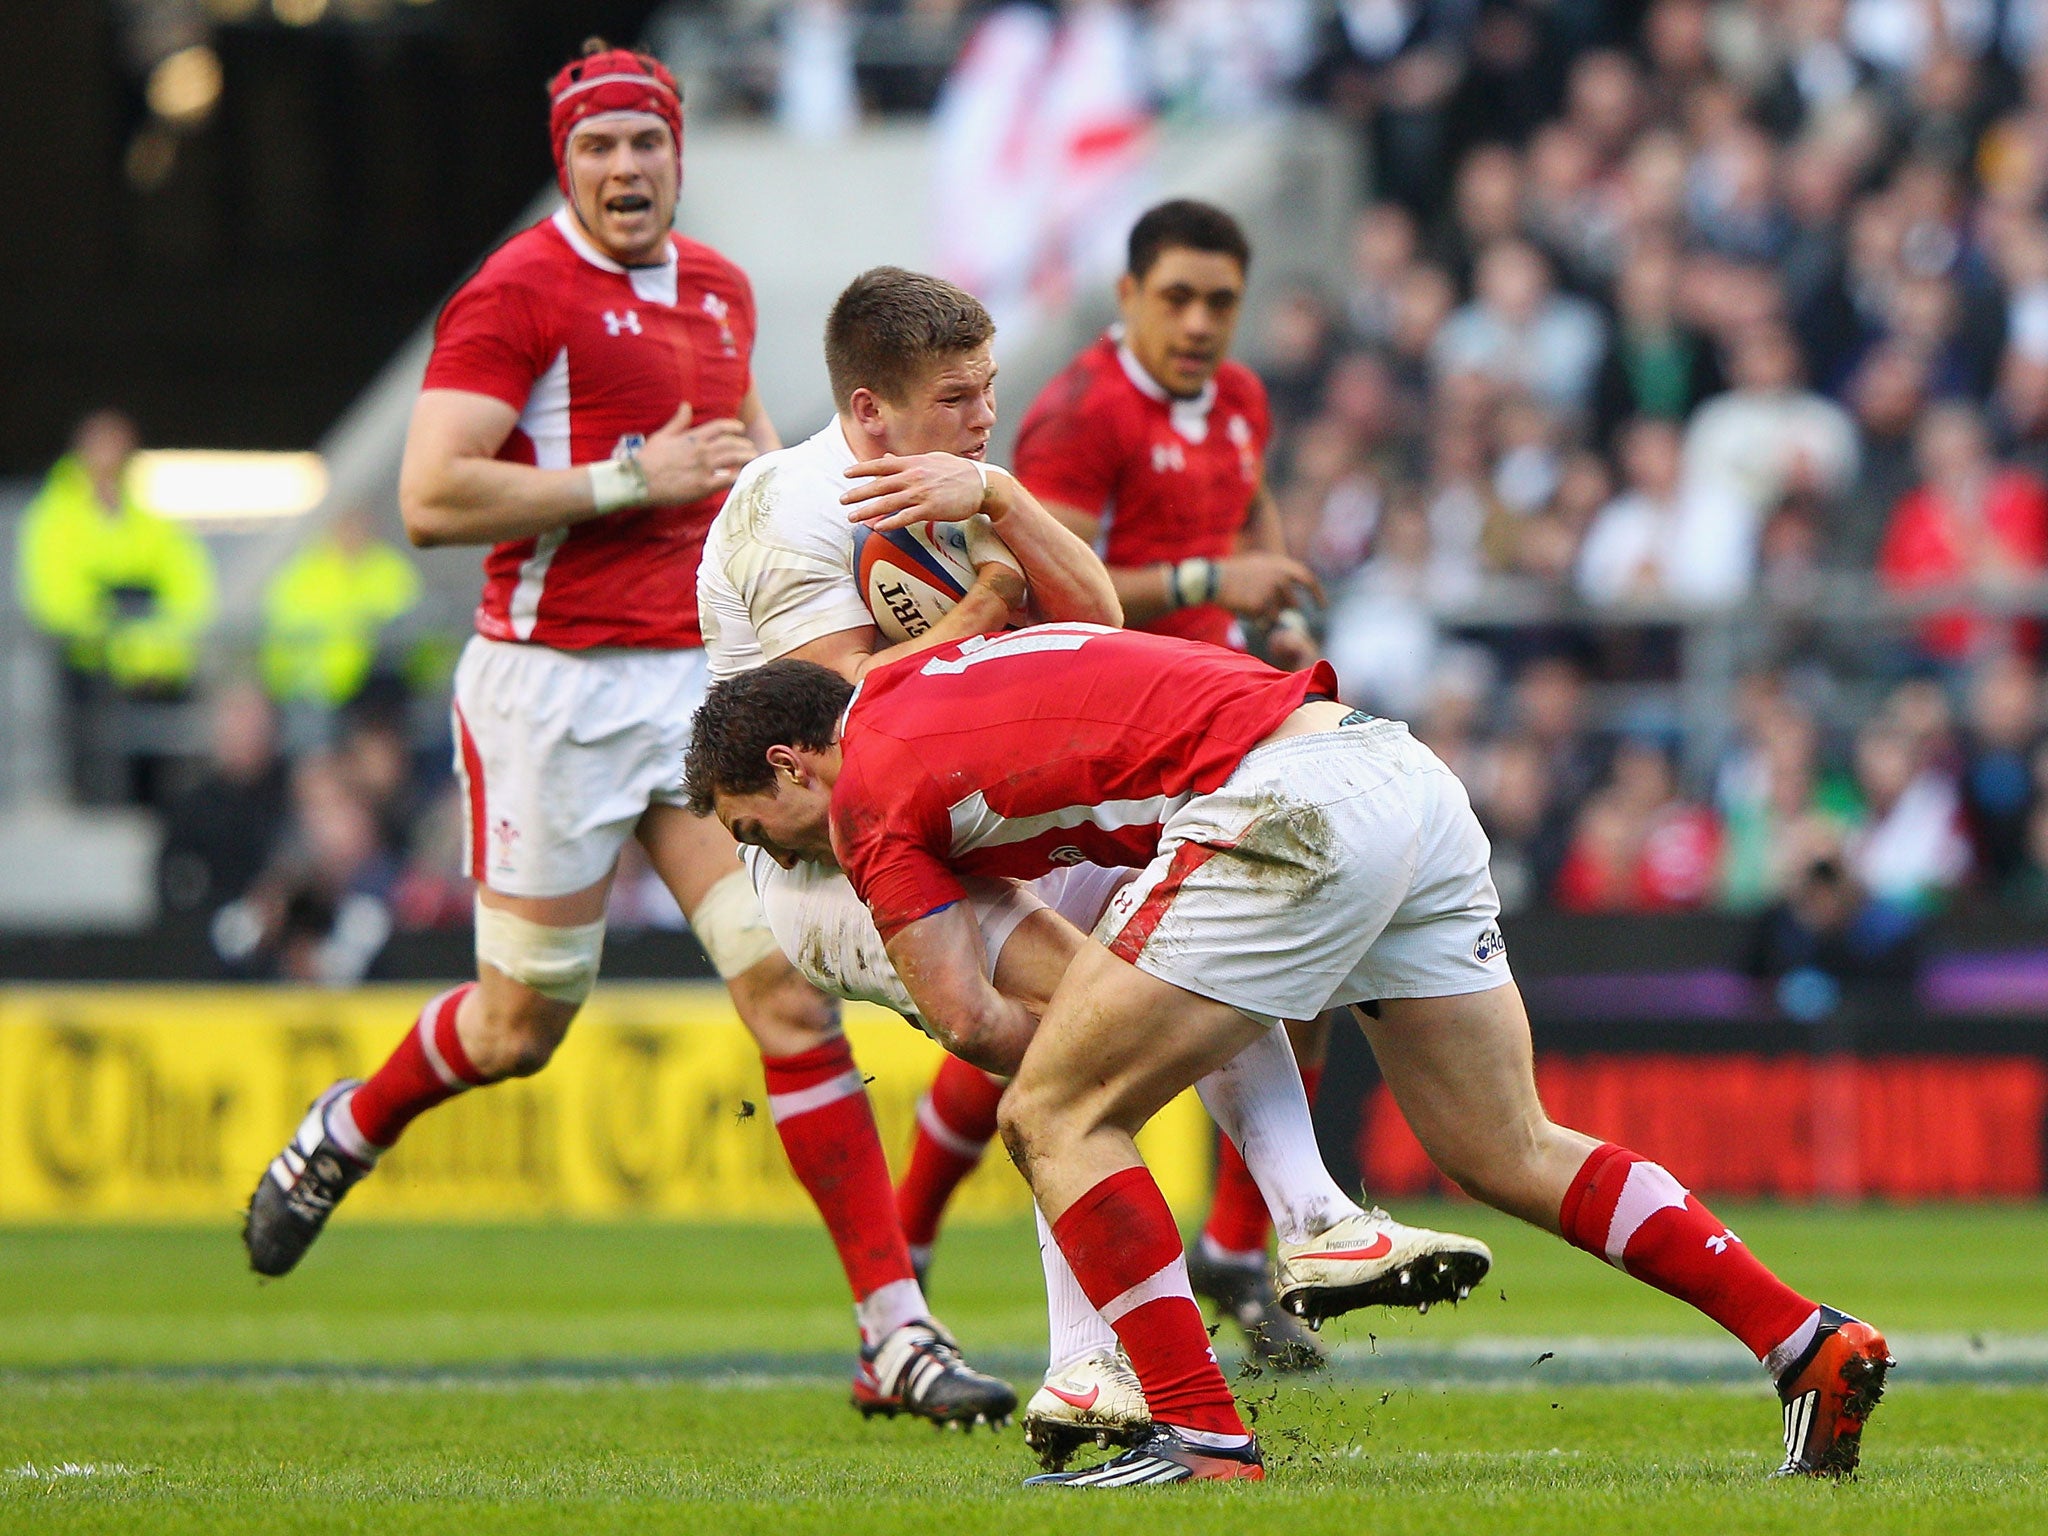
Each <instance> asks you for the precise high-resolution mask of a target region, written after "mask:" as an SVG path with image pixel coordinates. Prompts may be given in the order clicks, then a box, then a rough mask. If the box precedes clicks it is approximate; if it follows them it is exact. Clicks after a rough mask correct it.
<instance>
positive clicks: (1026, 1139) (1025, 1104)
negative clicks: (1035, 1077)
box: [996, 1083, 1037, 1182]
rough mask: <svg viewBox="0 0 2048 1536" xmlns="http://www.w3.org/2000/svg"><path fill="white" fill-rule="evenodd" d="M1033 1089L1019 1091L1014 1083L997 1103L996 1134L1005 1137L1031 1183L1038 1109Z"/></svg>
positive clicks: (1012, 1158) (1007, 1148)
mask: <svg viewBox="0 0 2048 1536" xmlns="http://www.w3.org/2000/svg"><path fill="white" fill-rule="evenodd" d="M1036 1107H1037V1106H1036V1103H1035V1101H1034V1099H1033V1096H1032V1093H1031V1090H1029V1089H1028V1088H1026V1089H1023V1090H1022V1091H1020V1090H1019V1085H1018V1084H1015V1083H1012V1084H1011V1085H1010V1087H1009V1088H1008V1090H1006V1091H1005V1092H1004V1094H1003V1097H1002V1101H1001V1102H1000V1103H998V1104H997V1105H996V1134H997V1135H998V1136H1000V1137H1002V1138H1003V1150H1004V1151H1006V1152H1008V1153H1009V1154H1010V1161H1011V1162H1013V1163H1015V1164H1016V1165H1017V1171H1018V1172H1019V1173H1021V1174H1023V1175H1024V1177H1025V1180H1026V1181H1027V1182H1028V1181H1029V1180H1030V1178H1031V1148H1032V1145H1033V1143H1032V1133H1031V1125H1032V1112H1033V1110H1034V1109H1035V1108H1036Z"/></svg>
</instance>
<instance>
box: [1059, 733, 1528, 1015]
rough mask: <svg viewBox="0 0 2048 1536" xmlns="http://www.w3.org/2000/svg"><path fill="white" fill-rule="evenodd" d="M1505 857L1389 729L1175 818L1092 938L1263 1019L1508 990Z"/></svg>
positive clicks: (1310, 744)
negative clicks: (1497, 856)
mask: <svg viewBox="0 0 2048 1536" xmlns="http://www.w3.org/2000/svg"><path fill="white" fill-rule="evenodd" d="M1490 852H1491V850H1490V849H1489V848H1488V846H1487V841H1486V834H1485V833H1484V832H1482V831H1481V830H1480V827H1479V821H1478V818H1477V817H1475V816H1474V815H1473V814H1472V805H1471V802H1470V801H1469V800H1468V799H1467V798H1466V795H1465V787H1464V785H1462V784H1460V783H1459V782H1458V779H1457V776H1456V775H1455V774H1453V773H1452V772H1451V771H1450V769H1448V768H1446V767H1445V766H1444V764H1443V762H1442V761H1441V760H1440V759H1439V758H1438V757H1437V755H1436V754H1435V753H1434V752H1431V751H1430V750H1429V748H1427V747H1425V746H1424V745H1422V743H1421V742H1419V741H1417V740H1415V738H1414V737H1412V736H1411V735H1409V734H1408V728H1407V727H1406V726H1404V725H1402V724H1400V723H1399V722H1397V721H1392V720H1376V719H1373V720H1367V721H1366V722H1365V723H1363V724H1356V725H1347V726H1343V727H1341V728H1339V729H1337V730H1334V731H1323V732H1318V733H1316V734H1314V735H1308V736H1293V737H1289V738H1288V739H1286V740H1285V741H1279V742H1275V743H1273V744H1272V745H1270V746H1264V747H1259V748H1257V749H1255V750H1254V751H1252V752H1250V753H1249V754H1247V755H1246V757H1245V759H1244V761H1243V762H1242V763H1240V764H1239V765H1238V768H1237V771H1236V772H1235V773H1233V774H1232V775H1231V776H1230V779H1229V780H1228V781H1227V782H1226V783H1225V784H1224V785H1223V787H1222V788H1221V789H1218V790H1216V791H1214V792H1213V793H1210V794H1206V795H1197V796H1195V797H1194V798H1193V799H1191V800H1189V801H1188V803H1187V804H1186V805H1185V806H1183V807H1182V808H1181V809H1180V810H1179V811H1177V812H1175V813H1174V814H1173V815H1172V816H1171V817H1169V818H1168V819H1167V822H1166V824H1165V826H1164V828H1163V829H1162V831H1161V835H1160V844H1159V856H1158V857H1157V858H1156V859H1154V860H1153V861H1152V863H1150V864H1149V865H1147V866H1146V867H1145V869H1144V871H1143V872H1142V873H1141V874H1140V875H1139V876H1138V878H1137V879H1136V880H1134V881H1132V882H1131V883H1130V884H1129V885H1127V886H1125V887H1124V888H1123V889H1122V890H1120V891H1119V892H1117V894H1116V895H1115V896H1114V897H1113V898H1112V899H1111V901H1110V904H1109V909H1108V911H1106V912H1105V913H1104V914H1103V917H1102V921H1101V923H1100V924H1099V925H1097V927H1096V930H1095V937H1096V938H1097V939H1099V940H1100V941H1101V942H1102V943H1104V944H1106V945H1107V946H1108V947H1109V949H1110V951H1111V952H1112V953H1113V954H1115V955H1117V956H1118V957H1120V958H1121V959H1124V960H1127V961H1129V962H1130V963H1131V964H1133V965H1135V966H1137V967H1138V969H1140V970H1141V971H1144V972H1146V973H1148V974H1149V975H1153V976H1156V977H1158V978H1159V979H1160V980H1161V981H1166V982H1171V983H1172V984H1173V985H1174V986H1177V987H1183V988H1185V989H1187V990H1188V991H1190V992H1194V993H1198V994H1200V995H1201V996H1203V997H1209V998H1214V999H1215V1000H1216V1001H1218V1002H1221V1003H1227V1004H1229V1005H1230V1006H1231V1007H1233V1008H1235V1009H1237V1010H1238V1011H1239V1012H1241V1013H1244V1014H1247V1015H1249V1016H1250V1017H1252V1018H1254V1019H1257V1020H1260V1021H1261V1022H1264V1023H1268V1024H1270V1023H1275V1022H1278V1021H1279V1020H1282V1019H1310V1018H1314V1017H1315V1016H1316V1015H1317V1014H1318V1013H1320V1012H1322V1010H1323V1009H1325V1008H1329V1007H1333V1006H1336V1005H1338V1004H1341V1003H1353V1002H1366V1001H1370V1000H1373V999H1376V998H1384V997H1451V996H1456V995H1459V994H1462V993H1468V992H1483V991H1486V990H1488V989H1490V988H1493V987H1496V986H1499V985H1500V984H1501V983H1502V982H1505V981H1507V980H1508V979H1509V973H1508V962H1507V946H1506V945H1505V943H1503V941H1502V939H1501V936H1500V923H1499V918H1500V898H1499V897H1498V896H1497V895H1496V894H1495V893H1494V888H1493V877H1492V876H1491V875H1490V874H1489V873H1488V872H1487V863H1488V859H1489V857H1490Z"/></svg>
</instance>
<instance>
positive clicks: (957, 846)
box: [832, 624, 1337, 939]
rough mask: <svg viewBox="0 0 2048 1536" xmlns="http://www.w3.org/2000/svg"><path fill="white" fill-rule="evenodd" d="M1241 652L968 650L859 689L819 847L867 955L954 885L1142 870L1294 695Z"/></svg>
mask: <svg viewBox="0 0 2048 1536" xmlns="http://www.w3.org/2000/svg"><path fill="white" fill-rule="evenodd" d="M1336 688H1337V679H1336V674H1335V673H1333V672H1332V671H1331V670H1330V667H1329V664H1328V663H1327V662H1318V663H1317V664H1316V665H1315V666H1314V667H1313V668H1312V669H1310V670H1309V671H1306V672H1295V673H1286V672H1280V671H1277V670H1275V669H1274V668H1272V667H1269V666H1267V665H1266V664H1265V663H1264V662H1262V661H1259V660H1257V659H1255V658H1253V657H1250V656H1246V655H1244V654H1242V653H1240V652H1233V651H1226V650H1222V649H1220V648H1219V647H1216V646H1211V645H1206V644H1202V643H1200V642H1196V641H1189V640H1179V639H1174V638H1170V637H1167V636H1163V635H1148V634H1142V633H1138V632H1135V631H1131V630H1121V629H1104V628H1101V627H1100V626H1097V625H1093V624H1049V625H1042V626H1039V627H1037V628H1034V629H1025V630H1018V631H1016V632H1014V633H1011V634H1006V635H993V636H990V635H981V636H976V637H975V638H973V639H971V640H965V641H962V642H961V643H959V644H958V645H950V646H943V647H940V648H939V649H938V650H936V651H932V652H928V653H926V654H925V655H923V656H917V657H911V658H907V659H906V660H903V661H899V662H895V663H892V664H891V665H888V666H885V667H880V668H877V669H876V670H874V671H872V672H870V673H869V674H868V675H867V677H866V679H865V680H864V681H863V683H862V684H861V686H860V688H859V690H858V691H857V692H856V693H855V695H854V699H853V703H852V704H851V706H850V707H849V708H848V710H847V714H846V720H845V723H844V726H843V728H842V730H841V734H840V747H841V751H842V754H843V762H842V766H841V770H840V776H839V780H838V782H837V784H836V785H835V786H834V787H833V792H832V841H833V845H834V847H835V848H836V850H837V852H838V855H839V863H840V866H841V867H842V868H843V869H844V870H845V871H846V875H847V878H848V879H849V880H851V881H852V882H853V888H854V890H855V891H857V892H858V893H859V894H860V897H861V899H862V900H863V901H865V902H866V903H867V904H868V907H869V909H870V910H871V911H872V912H873V914H874V919H875V926H876V928H878V929H879V930H880V932H881V934H882V936H883V938H885V939H886V938H889V937H891V936H893V935H894V934H895V933H896V932H897V931H898V930H900V929H902V928H903V927H905V926H906V925H908V924H910V923H913V922H915V921H917V919H919V918H921V917H925V916H927V915H929V914H930V913H932V912H935V911H937V910H939V909H940V908H942V907H945V906H948V905H950V904H951V903H953V902H955V901H958V900H960V899H961V898H962V896H963V895H964V894H965V892H964V890H963V889H962V887H961V885H960V877H961V876H963V875H997V876H1008V877H1010V878H1013V879H1022V880H1029V879H1035V878H1036V877H1038V876H1040V875H1043V874H1047V873H1049V872H1050V871H1052V870H1053V869H1055V868H1057V867H1059V866H1061V865H1063V864H1078V863H1082V862H1087V863H1092V864H1102V865H1123V866H1126V867H1130V868H1137V867H1141V866H1143V865H1145V864H1148V863H1150V862H1151V860H1152V859H1153V857H1154V856H1155V855H1156V854H1157V853H1158V851H1159V839H1160V834H1161V829H1162V827H1163V826H1164V824H1165V822H1166V820H1167V819H1168V817H1170V816H1171V815H1172V814H1173V813H1174V812H1175V811H1176V810H1178V809H1179V808H1180V807H1181V806H1182V805H1184V804H1186V802H1187V801H1188V799H1189V798H1190V797H1191V796H1194V795H1199V794H1206V793H1207V792H1209V791H1210V790H1213V789H1216V788H1219V787H1220V786H1221V785H1222V784H1223V782H1224V781H1225V780H1226V779H1228V778H1229V777H1230V775H1231V774H1232V772H1234V771H1235V770H1236V768H1237V765H1238V763H1239V762H1240V761H1242V760H1243V758H1244V755H1245V753H1247V752H1249V751H1250V750H1251V749H1252V748H1253V747H1254V746H1256V745H1258V743H1259V742H1260V741H1262V740H1264V739H1265V738H1266V737H1267V736H1269V735H1271V734H1272V733H1273V731H1274V730H1275V729H1277V728H1278V727H1279V725H1280V723H1281V722H1282V721H1284V720H1285V719H1286V718H1287V717H1288V715H1290V714H1291V713H1293V712H1294V710H1295V709H1296V708H1297V707H1299V706H1300V704H1301V703H1302V701H1303V699H1304V698H1306V697H1307V696H1308V695H1309V694H1310V693H1312V692H1315V693H1324V694H1334V693H1335V692H1336Z"/></svg>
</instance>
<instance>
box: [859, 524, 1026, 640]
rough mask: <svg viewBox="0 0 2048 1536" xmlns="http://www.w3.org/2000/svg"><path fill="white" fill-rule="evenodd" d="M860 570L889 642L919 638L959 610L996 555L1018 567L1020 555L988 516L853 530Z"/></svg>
mask: <svg viewBox="0 0 2048 1536" xmlns="http://www.w3.org/2000/svg"><path fill="white" fill-rule="evenodd" d="M853 556H854V572H855V575H856V577H857V578H858V579H859V581H860V591H861V597H862V598H863V599H864V600H865V601H866V603H867V606H868V612H869V613H870V614H872V615H873V616H874V620H875V628H876V629H877V630H879V631H880V632H881V636H882V639H883V640H884V641H885V642H886V643H887V644H889V645H898V644H901V643H902V642H903V641H905V640H915V639H917V638H918V636H920V635H922V634H924V633H925V632H926V631H927V630H929V629H930V628H931V627H932V626H933V625H934V624H936V623H938V622H939V620H940V619H942V618H944V617H945V616H946V615H947V614H949V613H951V612H952V611H953V606H954V604H956V603H958V602H959V601H960V599H961V598H963V597H965V596H966V595H967V589H968V588H969V587H971V586H973V585H974V573H975V570H976V568H977V567H979V566H982V565H986V564H987V563H988V562H990V561H991V560H996V561H1001V562H1002V563H1003V564H1005V565H1008V566H1011V567H1012V568H1015V567H1016V566H1017V558H1016V556H1015V555H1012V554H1011V553H1010V549H1009V546H1008V545H1006V544H1005V543H1004V542H1003V541H1002V538H1001V536H1000V535H999V534H997V532H996V531H995V529H994V527H992V526H991V525H990V523H989V520H988V519H987V518H986V517H983V516H980V515H978V514H977V515H976V516H974V517H970V518H968V519H967V520H966V521H965V522H959V523H913V524H911V525H910V526H909V527H908V528H892V529H890V530H889V531H888V532H886V533H877V532H875V531H874V530H873V529H871V528H868V527H866V526H864V525H856V526H855V528H854V530H853Z"/></svg>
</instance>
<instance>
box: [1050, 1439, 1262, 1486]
mask: <svg viewBox="0 0 2048 1536" xmlns="http://www.w3.org/2000/svg"><path fill="white" fill-rule="evenodd" d="M1265 1480H1266V1463H1265V1461H1264V1460H1263V1459H1262V1458H1261V1457H1260V1455H1259V1442H1258V1441H1256V1440H1248V1441H1246V1442H1245V1443H1244V1444H1243V1445H1240V1446H1238V1447H1236V1448H1235V1449H1232V1450H1227V1451H1217V1450H1211V1449H1209V1448H1208V1447H1207V1446H1201V1445H1196V1444H1194V1443H1193V1442H1192V1441H1189V1440H1183V1439H1182V1438H1181V1437H1180V1436H1179V1435H1177V1434H1175V1433H1174V1432H1173V1431H1172V1430H1171V1429H1169V1428H1167V1427H1166V1426H1165V1425H1164V1424H1160V1425H1155V1426H1154V1427H1153V1430H1152V1433H1151V1435H1149V1436H1148V1437H1147V1438H1146V1439H1145V1440H1143V1441H1141V1442H1140V1443H1139V1444H1137V1445H1134V1446H1132V1447H1131V1448H1130V1449H1129V1450H1128V1451H1125V1452H1124V1453H1123V1454H1122V1455H1121V1456H1112V1457H1110V1459H1109V1460H1108V1461H1105V1462H1103V1463H1102V1465H1101V1466H1099V1467H1085V1468H1083V1469H1082V1470H1081V1471H1079V1472H1041V1473H1039V1474H1038V1476H1036V1477H1027V1478H1025V1479H1024V1486H1025V1487H1026V1488H1147V1487H1151V1486H1153V1485H1155V1484H1159V1483H1225V1482H1248V1483H1262V1482H1264V1481H1265Z"/></svg>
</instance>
